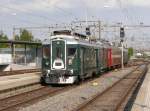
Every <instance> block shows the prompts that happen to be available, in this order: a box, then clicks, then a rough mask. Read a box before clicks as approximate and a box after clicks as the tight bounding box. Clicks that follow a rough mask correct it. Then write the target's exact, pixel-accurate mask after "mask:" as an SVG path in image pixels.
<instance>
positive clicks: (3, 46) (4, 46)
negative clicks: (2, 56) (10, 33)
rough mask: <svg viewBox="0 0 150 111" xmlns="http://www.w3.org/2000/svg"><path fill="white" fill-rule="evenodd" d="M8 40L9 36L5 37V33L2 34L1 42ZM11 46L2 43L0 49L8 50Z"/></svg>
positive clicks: (0, 34)
mask: <svg viewBox="0 0 150 111" xmlns="http://www.w3.org/2000/svg"><path fill="white" fill-rule="evenodd" d="M5 40H8V37H7V35H5V34H4V33H3V32H1V33H0V41H5ZM8 46H9V44H6V43H0V48H7V47H8Z"/></svg>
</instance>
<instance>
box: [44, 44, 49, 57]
mask: <svg viewBox="0 0 150 111" xmlns="http://www.w3.org/2000/svg"><path fill="white" fill-rule="evenodd" d="M43 58H45V59H48V58H50V47H49V46H43Z"/></svg>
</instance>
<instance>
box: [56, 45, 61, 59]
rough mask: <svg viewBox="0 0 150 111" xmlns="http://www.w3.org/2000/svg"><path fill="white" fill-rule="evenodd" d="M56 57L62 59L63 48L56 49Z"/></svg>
mask: <svg viewBox="0 0 150 111" xmlns="http://www.w3.org/2000/svg"><path fill="white" fill-rule="evenodd" d="M56 57H57V58H62V53H61V48H60V47H57V48H56Z"/></svg>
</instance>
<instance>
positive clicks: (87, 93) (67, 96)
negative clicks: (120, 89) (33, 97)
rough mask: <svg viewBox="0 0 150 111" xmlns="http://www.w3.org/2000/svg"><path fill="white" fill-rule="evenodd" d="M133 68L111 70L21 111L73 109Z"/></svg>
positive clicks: (68, 110) (66, 110) (61, 110)
mask: <svg viewBox="0 0 150 111" xmlns="http://www.w3.org/2000/svg"><path fill="white" fill-rule="evenodd" d="M132 70H133V67H132V68H125V69H124V70H120V71H113V72H109V73H107V74H105V75H103V76H101V77H100V78H97V79H95V80H93V81H91V82H88V83H87V84H83V85H80V86H78V87H76V88H74V89H71V90H69V91H66V92H63V93H60V94H58V95H56V96H53V97H49V98H47V99H45V100H42V101H39V102H37V103H36V104H33V105H31V106H28V107H24V108H20V110H19V111H72V110H73V109H74V108H76V107H77V106H78V105H80V104H82V103H84V102H85V101H88V100H89V99H91V98H92V97H93V96H94V95H96V94H97V93H100V92H103V91H104V90H105V89H106V88H108V87H110V86H111V85H112V84H114V83H115V82H117V81H118V80H120V78H122V77H124V76H125V75H126V74H128V73H129V72H131V71H132Z"/></svg>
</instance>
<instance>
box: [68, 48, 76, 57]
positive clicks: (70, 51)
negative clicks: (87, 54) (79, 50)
mask: <svg viewBox="0 0 150 111" xmlns="http://www.w3.org/2000/svg"><path fill="white" fill-rule="evenodd" d="M75 54H76V48H68V56H75Z"/></svg>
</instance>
